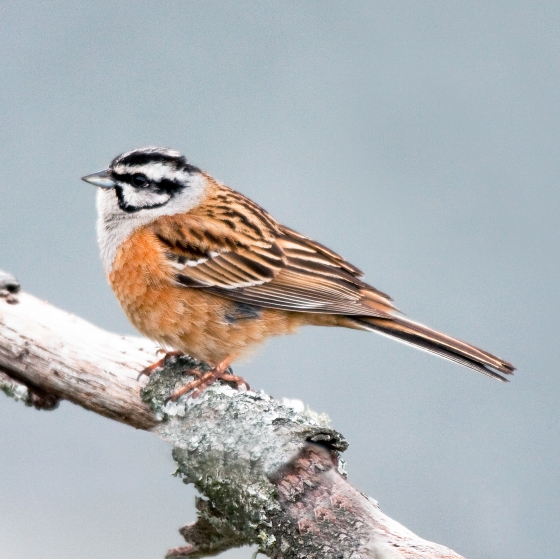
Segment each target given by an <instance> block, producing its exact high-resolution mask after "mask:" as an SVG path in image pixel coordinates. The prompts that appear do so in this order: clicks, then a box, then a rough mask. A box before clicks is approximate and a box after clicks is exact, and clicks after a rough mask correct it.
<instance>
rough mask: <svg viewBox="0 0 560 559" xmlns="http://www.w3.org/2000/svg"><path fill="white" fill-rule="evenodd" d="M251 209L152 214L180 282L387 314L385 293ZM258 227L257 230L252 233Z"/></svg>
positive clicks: (231, 293) (339, 310) (248, 298)
mask: <svg viewBox="0 0 560 559" xmlns="http://www.w3.org/2000/svg"><path fill="white" fill-rule="evenodd" d="M236 194H237V195H238V196H242V195H239V194H238V193H236ZM236 202H237V204H239V201H238V200H236ZM237 204H236V205H237ZM253 204H254V203H253ZM243 207H245V206H243ZM257 208H258V207H257ZM251 209H252V208H249V213H250V216H245V217H244V218H243V219H240V218H237V217H236V215H237V213H233V214H232V213H231V212H230V213H229V215H228V219H227V220H223V219H216V218H210V217H208V216H207V215H208V214H207V215H206V216H204V217H202V216H200V215H198V216H196V215H194V216H192V215H190V214H184V215H182V216H171V217H169V218H168V219H166V220H158V221H163V222H164V223H158V225H157V226H154V227H153V228H154V233H155V234H156V236H157V238H158V239H159V240H160V242H161V243H162V246H163V249H164V253H165V255H166V257H167V258H168V259H169V260H170V261H171V262H172V264H173V267H174V268H175V270H176V273H177V275H176V279H177V281H178V283H180V284H182V285H184V286H186V287H196V288H201V289H204V290H206V291H209V292H212V293H215V294H217V295H221V296H224V297H227V298H229V299H232V300H235V301H239V302H243V303H249V304H254V305H259V306H262V307H269V308H276V309H283V310H289V311H300V312H311V313H333V314H349V315H359V316H371V317H388V316H391V315H392V314H393V312H394V311H395V308H394V306H393V305H392V303H391V300H390V298H389V297H388V296H386V295H385V294H384V293H381V292H380V291H377V290H376V289H374V288H372V287H370V286H369V285H367V284H366V283H364V282H363V281H362V280H361V279H360V277H359V276H361V272H360V271H359V270H358V269H357V268H356V267H354V266H352V265H351V264H349V263H348V262H346V261H345V260H344V259H343V258H342V257H341V256H339V255H337V254H336V253H334V252H332V251H330V250H329V249H327V248H326V247H323V246H322V245H320V244H319V243H315V242H314V241H311V240H310V239H308V238H307V237H304V236H303V235H300V234H299V233H296V232H295V231H292V230H291V229H288V228H284V227H281V226H276V222H274V221H273V218H271V217H269V216H268V214H266V212H265V211H264V210H262V209H261V208H258V211H259V214H256V212H255V213H253V212H252V211H251ZM207 211H208V210H206V212H207ZM215 214H216V211H215V209H214V215H215ZM263 216H265V217H267V218H268V219H264V218H263ZM247 223H250V224H251V226H250V227H248V226H247ZM238 224H239V225H238ZM257 231H263V234H261V235H259V236H256V235H255V233H256V232H257Z"/></svg>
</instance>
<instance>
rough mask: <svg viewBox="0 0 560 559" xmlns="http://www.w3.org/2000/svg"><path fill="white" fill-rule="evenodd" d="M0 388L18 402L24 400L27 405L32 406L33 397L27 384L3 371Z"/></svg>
mask: <svg viewBox="0 0 560 559" xmlns="http://www.w3.org/2000/svg"><path fill="white" fill-rule="evenodd" d="M0 390H2V392H4V394H6V396H9V397H10V398H13V399H14V400H15V401H16V402H18V401H22V402H24V403H25V404H26V405H28V406H31V398H30V394H29V389H28V388H27V386H25V385H24V384H21V383H19V382H17V381H15V380H13V379H11V378H10V377H8V376H7V375H5V374H3V373H1V372H0Z"/></svg>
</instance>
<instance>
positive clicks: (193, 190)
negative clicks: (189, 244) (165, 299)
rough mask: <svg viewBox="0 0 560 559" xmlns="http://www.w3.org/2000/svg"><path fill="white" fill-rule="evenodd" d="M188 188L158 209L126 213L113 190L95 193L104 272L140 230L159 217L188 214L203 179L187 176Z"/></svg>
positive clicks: (199, 196) (203, 185)
mask: <svg viewBox="0 0 560 559" xmlns="http://www.w3.org/2000/svg"><path fill="white" fill-rule="evenodd" d="M189 183H190V184H189V186H188V188H186V189H185V190H183V191H182V192H181V193H180V194H179V195H178V196H176V197H174V198H172V199H171V200H170V201H169V202H168V203H167V204H165V205H164V206H161V207H159V208H152V209H149V208H147V209H145V210H140V211H138V212H135V213H126V212H124V211H123V210H121V208H120V207H119V204H118V201H117V195H116V193H115V191H114V190H113V189H110V190H109V189H106V188H99V189H98V191H97V242H98V244H99V249H100V251H101V261H102V262H103V268H104V269H105V273H106V274H107V275H109V274H110V273H111V269H112V267H113V261H114V260H115V255H116V254H117V250H118V248H119V247H120V246H121V245H122V243H124V241H126V239H128V237H130V235H132V233H134V231H136V230H137V229H139V228H140V227H143V226H144V225H148V224H149V223H151V222H152V221H155V220H156V219H157V218H158V217H161V216H162V215H175V214H181V213H185V212H188V211H189V210H192V209H193V208H194V207H196V206H197V205H198V204H199V203H200V201H201V200H202V198H203V197H204V193H205V191H206V186H207V181H206V177H205V176H204V175H202V174H201V173H195V174H193V175H191V176H190V179H189Z"/></svg>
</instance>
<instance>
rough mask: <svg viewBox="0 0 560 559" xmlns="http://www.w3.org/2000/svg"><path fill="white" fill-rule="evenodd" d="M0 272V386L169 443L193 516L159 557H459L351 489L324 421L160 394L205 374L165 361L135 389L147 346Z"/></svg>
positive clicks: (247, 396)
mask: <svg viewBox="0 0 560 559" xmlns="http://www.w3.org/2000/svg"><path fill="white" fill-rule="evenodd" d="M18 291H19V284H18V283H17V281H16V280H15V279H14V278H13V277H11V276H10V275H9V274H5V273H3V272H0V390H2V391H4V392H5V393H6V394H7V395H8V396H11V397H13V398H15V399H16V400H21V401H23V402H24V403H25V404H27V405H30V406H35V407H36V408H38V409H54V408H55V407H56V405H57V404H58V402H59V401H60V400H61V399H66V400H69V401H71V402H73V403H75V404H78V405H80V406H82V407H84V408H86V409H89V410H92V411H95V412H96V413H100V414H102V415H104V416H106V417H110V418H112V419H115V420H117V421H121V422H123V423H127V424H128V425H131V426H133V427H135V428H138V429H145V430H149V431H151V432H153V433H154V434H156V435H158V436H159V437H161V438H163V439H164V440H166V441H169V442H170V443H172V444H173V458H174V459H175V461H176V463H177V472H176V475H178V476H180V477H182V478H183V481H184V482H185V483H192V484H194V485H195V487H196V488H197V489H198V490H199V491H200V493H201V494H202V495H203V496H204V498H198V499H197V503H196V507H197V510H198V520H197V521H196V522H194V523H192V524H189V525H187V526H185V527H184V528H182V529H181V531H180V532H181V534H182V535H183V536H184V537H185V540H186V542H187V544H186V545H185V546H183V547H180V548H175V549H172V550H170V551H169V552H168V554H167V557H168V558H170V559H171V558H175V559H177V558H180V557H183V558H185V559H186V558H195V557H209V556H213V555H217V554H219V553H220V552H222V551H225V550H227V549H230V548H232V547H238V546H242V545H247V544H257V545H258V546H259V549H260V551H261V553H263V554H265V555H267V556H268V557H272V558H275V559H279V558H285V559H291V558H304V557H305V558H333V559H334V558H340V559H343V558H344V559H346V558H348V559H350V558H352V559H358V558H362V559H365V558H372V559H428V558H431V559H444V558H445V559H462V558H461V557H460V556H459V555H457V554H456V553H454V552H453V551H451V550H450V549H447V548H445V547H443V546H440V545H438V544H435V543H431V542H428V541H426V540H423V539H421V538H419V537H418V536H416V535H415V534H413V533H412V532H410V531H409V530H407V529H406V528H404V527H403V526H401V525H400V524H399V523H397V522H395V521H394V520H392V519H390V518H389V517H387V516H386V515H384V514H383V513H382V512H381V511H380V510H379V508H378V506H377V503H376V502H375V501H374V500H372V499H370V498H368V497H366V496H364V495H363V494H361V493H360V492H359V491H357V490H356V489H354V488H353V487H352V486H351V485H350V484H349V483H348V481H347V480H346V477H345V475H344V464H343V462H342V459H341V457H340V455H341V453H342V452H343V451H344V450H345V449H346V446H347V444H346V442H345V440H344V438H343V437H342V436H341V435H340V434H339V433H337V432H336V431H334V430H333V429H331V428H330V426H329V424H328V418H326V416H321V415H319V414H316V413H314V412H312V411H310V410H309V409H307V410H306V409H304V406H303V404H301V403H300V402H297V401H296V402H293V401H291V402H290V401H282V402H279V401H277V400H274V399H273V398H271V397H269V396H268V395H266V394H265V393H263V392H253V391H247V392H238V391H236V390H234V389H233V388H232V387H231V386H229V385H227V384H226V383H223V382H218V383H216V384H214V385H213V386H211V387H209V388H208V389H206V390H205V391H204V392H203V393H202V394H201V396H200V397H199V398H196V399H194V400H193V399H191V398H187V397H182V398H180V399H179V401H178V402H169V401H167V398H168V397H169V395H170V394H171V393H172V392H173V391H174V390H176V389H177V388H178V387H180V386H182V385H184V384H185V383H186V382H188V381H189V380H190V379H192V378H193V376H192V374H191V375H189V371H190V372H192V371H193V369H196V370H205V368H207V366H206V365H205V364H203V363H199V362H197V361H195V360H194V359H191V358H190V357H187V356H185V357H179V358H172V359H170V360H169V362H168V363H167V364H166V365H165V368H164V369H158V370H157V371H156V372H155V373H154V374H153V375H152V376H151V378H150V380H149V382H148V383H147V385H146V386H144V388H141V383H143V384H144V385H145V384H146V380H145V379H142V380H141V381H138V374H139V372H140V371H142V370H143V369H144V368H145V367H146V366H147V365H148V364H150V363H151V362H153V361H155V360H156V359H157V357H156V350H157V347H156V346H155V345H154V344H153V343H152V342H150V341H148V340H144V339H139V338H132V337H123V336H117V335H115V334H110V333H108V332H105V331H103V330H101V329H99V328H96V327H95V326H93V325H91V324H89V323H87V322H85V321H84V320H82V319H80V318H77V317H75V316H72V315H70V314H68V313H66V312H64V311H61V310H59V309H56V308H55V307H53V306H51V305H49V304H47V303H45V302H42V301H40V300H38V299H36V298H35V297H33V296H31V295H29V294H26V293H18Z"/></svg>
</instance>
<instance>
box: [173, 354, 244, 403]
mask: <svg viewBox="0 0 560 559" xmlns="http://www.w3.org/2000/svg"><path fill="white" fill-rule="evenodd" d="M230 362H231V360H230V359H226V360H224V361H222V362H221V363H218V365H216V366H215V367H214V368H213V369H212V370H211V371H208V372H207V373H201V372H200V371H189V374H191V375H194V376H196V377H198V378H197V379H196V380H193V381H191V382H189V383H188V384H185V386H182V387H181V388H179V389H178V390H175V392H173V394H171V396H169V398H168V400H171V401H175V400H177V399H178V398H179V397H180V396H182V395H183V394H186V393H187V392H190V391H191V390H194V392H193V393H192V394H191V398H193V399H194V398H198V396H200V394H201V393H202V391H203V390H204V389H205V388H208V387H209V386H210V385H211V384H214V383H215V382H216V381H217V380H225V381H226V382H233V383H235V387H236V388H237V390H241V387H242V386H244V387H245V390H250V388H249V384H248V383H247V381H246V380H245V379H244V378H243V377H239V376H237V375H233V374H231V369H230V367H229V364H230ZM228 371H229V372H228Z"/></svg>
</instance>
